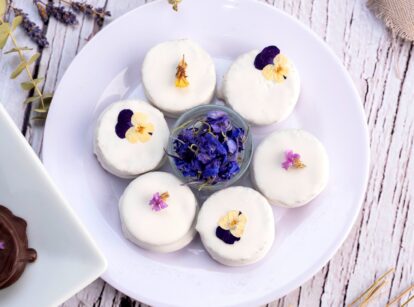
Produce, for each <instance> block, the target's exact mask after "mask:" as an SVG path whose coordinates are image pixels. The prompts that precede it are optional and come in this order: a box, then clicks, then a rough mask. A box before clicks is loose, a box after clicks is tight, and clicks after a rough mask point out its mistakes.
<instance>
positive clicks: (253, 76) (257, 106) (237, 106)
mask: <svg viewBox="0 0 414 307" xmlns="http://www.w3.org/2000/svg"><path fill="white" fill-rule="evenodd" d="M271 47H273V48H275V50H276V52H271V53H270V57H269V56H268V55H267V56H268V58H267V62H264V63H263V61H258V60H260V56H261V55H262V54H263V53H265V51H266V49H269V48H271ZM270 51H272V50H270ZM278 52H279V49H278V48H277V47H276V46H269V47H266V48H265V49H264V50H263V51H262V52H259V50H253V51H250V52H248V53H245V54H243V55H241V56H239V57H238V58H237V59H236V61H235V62H234V63H233V64H232V65H231V67H230V69H229V70H228V72H227V73H226V75H225V77H224V83H223V89H222V90H223V96H224V99H225V101H226V102H227V103H228V104H229V105H230V106H231V107H232V108H233V109H234V110H235V111H236V112H238V113H239V114H240V115H241V116H242V117H244V118H245V119H246V120H247V121H249V122H250V123H251V124H254V125H268V124H273V123H277V122H280V121H282V120H284V119H285V118H286V117H288V115H289V114H290V113H291V112H292V111H293V109H294V107H295V105H296V102H297V101H298V99H299V92H300V79H299V74H298V72H297V70H296V68H295V66H294V64H293V63H292V61H290V60H289V59H288V58H286V57H285V56H284V55H282V54H281V53H278ZM265 56H266V54H265ZM257 62H262V63H261V66H260V65H258V63H257ZM266 63H270V64H268V65H265V64H266ZM266 66H267V67H266ZM257 67H259V68H260V69H259V68H257Z"/></svg>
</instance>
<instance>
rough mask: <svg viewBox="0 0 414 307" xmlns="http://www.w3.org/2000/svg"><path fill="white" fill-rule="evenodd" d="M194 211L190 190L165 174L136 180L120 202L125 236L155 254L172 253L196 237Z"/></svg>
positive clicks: (153, 174) (150, 174)
mask: <svg viewBox="0 0 414 307" xmlns="http://www.w3.org/2000/svg"><path fill="white" fill-rule="evenodd" d="M197 212H198V205H197V200H196V198H195V196H194V194H193V192H192V191H191V189H190V188H189V187H188V186H186V185H183V184H182V182H181V181H180V180H179V179H178V178H176V177H175V176H174V175H172V174H169V173H165V172H151V173H147V174H144V175H142V176H140V177H138V178H136V179H135V180H133V181H132V182H131V183H130V184H129V185H128V187H127V188H126V190H125V192H124V194H123V195H122V197H121V199H120V200H119V213H120V217H121V222H122V230H123V232H124V235H125V237H126V238H127V239H129V240H130V241H132V242H133V243H135V244H136V245H138V246H140V247H142V248H145V249H147V250H151V251H155V252H162V253H168V252H173V251H176V250H179V249H181V248H183V247H184V246H186V245H187V244H189V243H190V242H191V241H192V240H193V238H194V236H195V234H196V231H195V228H194V226H195V219H196V215H197Z"/></svg>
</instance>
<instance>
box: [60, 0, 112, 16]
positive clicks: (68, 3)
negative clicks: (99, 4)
mask: <svg viewBox="0 0 414 307" xmlns="http://www.w3.org/2000/svg"><path fill="white" fill-rule="evenodd" d="M60 2H62V3H65V4H67V5H69V6H71V5H72V1H70V0H60ZM93 11H94V13H95V14H96V15H99V17H101V18H105V13H104V12H97V11H96V10H95V9H94V10H93Z"/></svg>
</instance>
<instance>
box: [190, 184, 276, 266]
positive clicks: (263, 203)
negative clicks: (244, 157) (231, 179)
mask: <svg viewBox="0 0 414 307" xmlns="http://www.w3.org/2000/svg"><path fill="white" fill-rule="evenodd" d="M231 210H239V211H241V212H242V213H243V214H245V215H246V217H247V223H246V226H245V229H244V233H243V236H242V237H241V239H240V240H239V241H236V242H235V243H234V244H226V243H225V242H223V241H222V240H221V239H219V238H217V237H216V228H217V226H218V221H219V219H220V218H221V217H223V216H224V215H225V214H226V213H227V212H228V211H231ZM196 229H197V231H198V232H199V233H200V236H201V240H202V242H203V244H204V246H205V248H206V249H207V251H208V252H209V254H210V255H211V257H212V258H213V259H215V260H216V261H218V262H220V263H222V264H225V265H229V266H241V265H246V264H251V263H254V262H256V261H258V260H260V259H262V258H263V257H264V256H265V255H266V254H267V252H268V251H269V250H270V248H271V246H272V244H273V241H274V236H275V224H274V217H273V212H272V208H271V207H270V205H269V203H268V202H267V200H266V198H265V197H264V196H262V195H261V194H260V193H259V192H257V191H255V190H253V189H251V188H247V187H230V188H227V189H224V190H221V191H219V192H216V193H214V194H213V195H211V196H210V197H209V198H208V199H207V200H206V201H205V202H204V204H203V205H202V207H201V210H200V213H199V215H198V219H197V225H196Z"/></svg>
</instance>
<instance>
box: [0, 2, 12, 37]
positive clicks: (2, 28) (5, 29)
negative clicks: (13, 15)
mask: <svg viewBox="0 0 414 307" xmlns="http://www.w3.org/2000/svg"><path fill="white" fill-rule="evenodd" d="M0 1H1V0H0ZM0 33H7V34H10V24H9V23H8V22H3V23H2V24H1V25H0Z"/></svg>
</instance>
